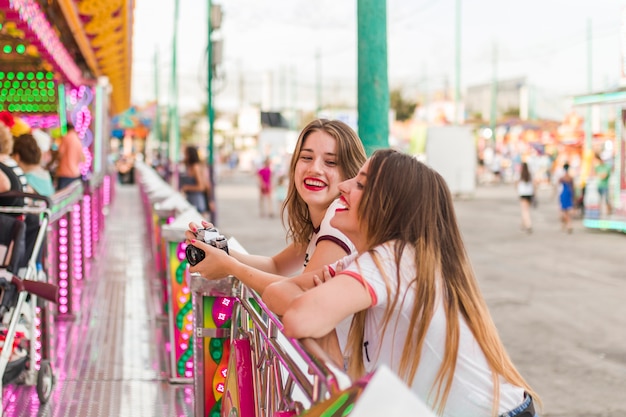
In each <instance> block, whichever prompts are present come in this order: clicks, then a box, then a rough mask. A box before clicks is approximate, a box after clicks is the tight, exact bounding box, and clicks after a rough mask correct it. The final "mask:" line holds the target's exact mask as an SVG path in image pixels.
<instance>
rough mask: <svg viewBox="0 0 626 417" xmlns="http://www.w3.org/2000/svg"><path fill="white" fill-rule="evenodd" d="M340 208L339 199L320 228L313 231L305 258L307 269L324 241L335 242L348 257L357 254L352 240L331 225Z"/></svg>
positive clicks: (327, 213)
mask: <svg viewBox="0 0 626 417" xmlns="http://www.w3.org/2000/svg"><path fill="white" fill-rule="evenodd" d="M339 207H342V206H341V205H340V204H339V199H337V200H335V201H333V202H332V203H331V204H330V206H328V209H327V210H326V214H325V215H324V218H323V219H322V223H320V227H318V228H317V229H315V230H314V231H313V234H312V235H311V239H310V240H309V246H307V248H306V255H305V256H304V266H305V267H306V266H307V264H308V263H309V259H311V257H312V256H313V252H314V251H315V247H316V246H317V244H318V243H319V242H321V241H322V240H330V241H332V242H335V243H336V244H337V245H339V246H341V247H342V248H343V250H345V251H346V253H347V254H348V255H350V254H351V253H355V252H356V248H355V247H354V245H353V244H352V242H351V241H350V239H348V238H347V237H346V235H344V234H343V233H341V232H340V231H339V230H337V229H335V228H334V227H332V226H331V225H330V219H332V218H333V216H334V215H335V210H337V208H339Z"/></svg>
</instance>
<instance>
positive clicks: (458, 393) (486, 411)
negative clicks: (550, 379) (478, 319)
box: [344, 242, 524, 417]
mask: <svg viewBox="0 0 626 417" xmlns="http://www.w3.org/2000/svg"><path fill="white" fill-rule="evenodd" d="M376 253H377V254H378V257H379V261H380V265H383V267H384V268H385V274H386V276H387V277H388V279H390V280H391V282H395V279H396V275H397V269H396V264H395V261H394V256H393V247H392V243H391V242H387V243H385V244H383V245H381V246H379V247H377V248H376ZM413 254H414V251H413V249H412V248H410V247H407V248H406V249H405V252H404V254H403V256H402V260H401V265H400V274H401V288H400V291H401V293H402V294H405V293H406V299H405V302H404V304H403V306H398V307H397V310H396V312H395V313H394V315H393V316H392V320H391V322H390V323H389V325H388V326H387V330H386V333H385V335H384V337H382V334H381V332H382V323H383V317H384V314H385V308H386V303H387V287H386V285H385V281H384V279H383V275H382V274H381V272H380V271H379V270H378V268H377V267H376V264H375V263H374V260H373V259H372V256H371V255H370V254H369V253H365V254H362V255H361V256H359V257H358V258H357V260H356V261H354V262H352V263H351V264H350V265H349V266H348V267H346V268H345V270H344V273H348V274H349V275H352V276H354V277H355V278H356V279H358V280H360V281H362V282H364V283H365V284H366V286H367V287H368V289H369V291H370V293H371V294H372V296H373V297H372V298H373V299H374V301H373V305H372V306H371V307H370V308H369V310H368V314H367V319H366V324H365V335H364V348H363V359H364V362H365V369H366V370H367V371H368V372H369V371H373V370H374V369H376V368H377V367H378V366H380V365H383V364H384V365H386V366H388V367H389V368H391V369H392V370H394V371H395V372H396V373H398V372H399V363H400V359H401V357H402V348H403V346H404V341H405V338H406V334H407V330H408V326H409V325H410V323H409V316H410V310H411V307H412V304H413V300H414V296H413V291H409V292H407V285H408V282H410V281H411V280H412V279H413V278H414V277H415V272H416V269H417V268H416V265H415V262H414V256H413ZM391 291H392V293H391V294H390V297H391V298H392V299H393V298H394V296H395V292H396V288H395V287H392V288H391ZM400 299H402V297H400ZM445 333H446V316H445V311H444V309H443V303H442V302H441V299H439V300H438V302H437V305H436V308H435V312H434V316H433V319H432V321H431V323H430V326H429V328H428V331H427V334H426V339H425V341H424V345H423V348H422V356H421V359H420V364H419V367H418V369H417V372H416V374H415V378H414V380H413V384H412V386H411V389H412V390H413V392H415V393H416V394H417V396H418V397H419V398H420V399H421V400H423V401H424V402H426V403H427V404H429V405H430V406H431V407H432V406H433V402H434V398H435V395H436V393H435V392H433V393H432V396H429V394H430V390H431V388H432V387H433V384H434V382H435V378H436V376H437V372H438V371H439V368H440V366H441V363H442V359H443V354H444V348H445ZM365 343H367V345H365ZM368 358H369V360H368ZM492 399H493V384H492V380H491V371H490V370H489V366H488V364H487V361H486V359H485V356H484V354H483V352H482V350H481V349H480V347H479V345H478V343H477V342H476V339H475V338H474V336H473V334H472V332H471V331H470V330H469V328H468V327H467V324H466V323H465V320H464V319H463V318H460V340H459V352H458V357H457V364H456V370H455V373H454V378H453V382H452V387H451V390H450V394H449V397H448V401H447V403H446V407H445V410H444V414H443V415H444V416H449V417H452V416H454V417H464V416H467V417H481V416H484V417H491V407H492ZM523 399H524V390H523V389H522V388H519V387H515V386H512V385H510V384H508V383H506V382H501V384H500V404H499V409H498V414H501V413H504V412H506V411H509V410H511V409H513V408H515V407H517V406H518V405H519V404H521V403H522V401H523Z"/></svg>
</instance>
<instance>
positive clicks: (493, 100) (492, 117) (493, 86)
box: [489, 42, 498, 145]
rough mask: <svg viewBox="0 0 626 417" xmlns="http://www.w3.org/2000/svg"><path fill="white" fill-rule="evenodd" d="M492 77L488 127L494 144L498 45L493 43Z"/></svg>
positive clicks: (496, 110)
mask: <svg viewBox="0 0 626 417" xmlns="http://www.w3.org/2000/svg"><path fill="white" fill-rule="evenodd" d="M492 65H493V67H492V69H493V78H492V79H491V114H490V117H489V127H490V128H491V141H492V143H493V144H494V145H495V144H496V118H497V114H498V74H497V66H498V46H497V45H496V43H495V42H494V44H493V62H492Z"/></svg>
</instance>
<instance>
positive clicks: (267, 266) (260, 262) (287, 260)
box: [185, 220, 305, 276]
mask: <svg viewBox="0 0 626 417" xmlns="http://www.w3.org/2000/svg"><path fill="white" fill-rule="evenodd" d="M210 227H213V224H212V223H209V222H206V221H204V220H203V221H201V225H198V224H196V223H193V222H192V223H189V229H188V230H187V231H185V239H186V242H187V243H189V242H191V240H192V239H195V237H196V236H195V234H196V232H197V231H198V229H199V228H210ZM304 254H305V248H304V247H302V246H299V245H295V244H293V243H292V244H291V245H289V246H287V247H286V248H285V249H283V250H282V251H280V252H279V253H277V254H276V255H274V256H271V257H270V256H261V255H251V254H247V253H241V252H237V251H234V250H233V251H230V255H231V256H232V257H233V258H235V259H237V260H238V261H239V262H241V263H244V264H246V265H248V266H251V267H253V268H256V269H259V270H261V271H264V272H269V273H272V274H278V275H285V276H288V275H291V274H293V273H295V272H298V271H299V270H300V268H301V267H302V264H303V263H304ZM233 275H234V274H233Z"/></svg>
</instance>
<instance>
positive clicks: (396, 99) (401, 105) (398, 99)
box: [389, 89, 417, 122]
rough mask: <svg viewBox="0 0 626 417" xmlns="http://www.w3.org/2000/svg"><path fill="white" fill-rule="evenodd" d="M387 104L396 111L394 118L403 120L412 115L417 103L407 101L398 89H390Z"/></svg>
mask: <svg viewBox="0 0 626 417" xmlns="http://www.w3.org/2000/svg"><path fill="white" fill-rule="evenodd" d="M389 105H390V107H391V108H392V109H393V110H395V111H396V120H399V121H401V122H402V121H404V120H408V119H410V118H411V117H413V112H415V107H417V103H416V102H413V101H407V100H405V99H404V98H403V97H402V91H400V89H395V90H391V91H390V92H389Z"/></svg>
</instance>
